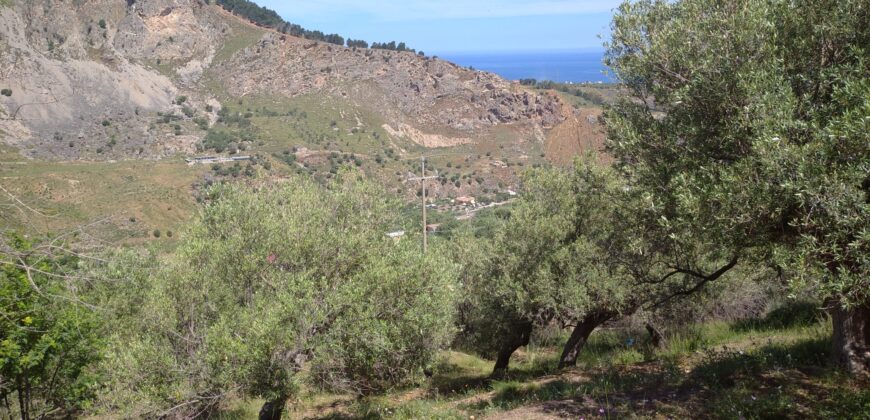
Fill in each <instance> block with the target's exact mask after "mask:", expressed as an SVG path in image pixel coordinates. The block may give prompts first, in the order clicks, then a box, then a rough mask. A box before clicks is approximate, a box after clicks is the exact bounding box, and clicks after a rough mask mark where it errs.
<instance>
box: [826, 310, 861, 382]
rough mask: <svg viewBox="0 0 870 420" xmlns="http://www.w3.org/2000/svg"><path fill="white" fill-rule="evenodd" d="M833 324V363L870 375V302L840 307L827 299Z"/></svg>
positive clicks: (857, 372)
mask: <svg viewBox="0 0 870 420" xmlns="http://www.w3.org/2000/svg"><path fill="white" fill-rule="evenodd" d="M827 306H828V312H830V314H831V318H832V321H833V324H834V334H833V343H832V344H833V348H832V351H831V358H832V359H833V362H834V363H835V364H836V365H838V366H840V367H842V368H844V369H846V370H847V371H849V372H850V373H852V374H854V375H863V376H870V303H865V304H863V305H860V306H856V307H852V308H850V309H848V310H846V309H843V307H842V306H841V305H840V303H839V302H837V301H829V302H828V305H827Z"/></svg>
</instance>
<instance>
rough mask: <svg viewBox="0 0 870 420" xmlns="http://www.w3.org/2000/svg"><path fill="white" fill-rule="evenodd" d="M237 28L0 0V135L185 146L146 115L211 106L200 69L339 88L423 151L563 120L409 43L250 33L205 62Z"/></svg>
mask: <svg viewBox="0 0 870 420" xmlns="http://www.w3.org/2000/svg"><path fill="white" fill-rule="evenodd" d="M245 25H249V24H248V23H247V22H242V21H240V20H238V19H237V18H236V17H233V16H231V15H229V14H228V13H226V12H225V11H223V10H222V9H220V8H219V7H217V6H213V5H207V4H206V3H205V2H203V1H201V0H88V1H64V2H59V1H48V0H44V1H43V0H40V1H34V0H12V6H2V5H0V87H3V88H7V87H8V88H11V89H12V90H13V94H12V96H11V97H5V96H4V97H0V130H2V134H0V141H5V142H7V143H14V144H16V145H17V146H18V147H20V148H21V149H23V150H25V152H26V153H28V154H30V155H33V156H38V157H42V158H51V159H81V158H87V159H111V158H125V157H160V156H166V155H170V154H173V153H176V152H178V151H187V150H192V148H193V145H194V144H195V143H197V142H198V141H199V139H200V138H201V136H202V135H203V134H202V133H198V134H192V133H185V134H186V135H183V136H174V135H172V134H171V133H167V132H164V131H161V130H159V129H155V127H154V125H153V121H154V119H155V117H156V116H157V113H174V112H175V111H179V112H180V111H181V107H180V105H179V104H176V103H174V102H175V98H177V97H178V96H180V95H184V96H186V97H189V101H188V102H187V104H194V105H199V106H201V108H204V107H205V104H207V103H208V104H215V105H216V103H215V100H214V98H213V97H212V96H211V94H210V92H209V90H208V89H206V88H205V87H204V85H203V83H202V79H203V77H204V75H211V76H212V77H213V79H214V80H216V81H217V82H218V83H220V84H221V85H222V89H224V90H226V91H227V92H229V93H230V94H231V95H233V96H239V97H241V96H245V95H255V94H256V95H284V96H290V97H293V96H298V95H310V94H314V95H324V96H327V97H334V98H342V99H344V100H348V101H351V102H353V103H354V104H356V105H357V106H359V107H361V108H366V109H369V110H370V111H373V112H375V113H377V114H378V115H379V116H380V117H381V118H383V121H384V123H385V124H387V125H389V126H390V127H393V128H394V131H395V132H396V133H397V135H402V136H406V137H409V138H411V140H414V141H417V142H418V143H420V144H421V145H424V146H426V147H444V146H450V145H453V144H454V143H455V144H463V143H467V142H469V141H473V140H474V138H475V137H476V136H477V135H478V134H480V132H481V130H483V131H485V130H488V129H490V128H492V127H495V126H499V125H510V126H516V131H517V132H522V133H536V136H538V134H537V133H540V131H541V129H542V128H543V129H548V128H550V127H553V126H555V125H556V124H558V123H560V122H561V121H563V120H564V116H563V114H564V112H562V111H563V110H562V108H563V105H562V103H561V102H560V101H559V100H558V99H557V98H556V97H554V96H549V95H540V94H535V93H532V92H530V91H528V90H525V89H524V88H522V87H520V86H518V85H516V84H512V83H510V82H507V81H505V80H503V79H501V78H500V77H498V76H496V75H493V74H489V73H484V72H478V71H473V70H469V69H464V68H460V67H458V66H456V65H454V64H452V63H449V62H446V61H443V60H438V59H432V58H425V57H420V56H417V55H415V54H412V53H399V52H392V51H383V50H368V49H355V48H343V47H339V46H335V45H329V44H323V43H317V42H312V41H308V40H303V39H299V38H294V37H289V36H283V35H281V34H278V33H276V32H274V31H270V30H266V29H259V30H258V31H260V32H261V33H263V34H265V35H264V36H263V37H262V39H260V40H259V42H255V43H254V44H253V45H250V46H248V47H247V48H240V49H239V50H238V51H233V52H231V53H229V54H228V56H227V57H221V58H220V59H219V60H218V59H216V52H217V51H221V50H222V49H223V48H224V46H225V44H226V43H227V42H231V41H233V40H234V39H236V38H234V37H236V35H237V34H235V33H234V31H235V30H236V29H234V28H238V27H240V26H242V27H244V26H245ZM216 60H217V61H216ZM211 108H217V106H212V107H211ZM213 117H214V116H213V115H211V116H209V120H210V121H211V122H212V123H213V122H214V118H213ZM197 136H199V137H197Z"/></svg>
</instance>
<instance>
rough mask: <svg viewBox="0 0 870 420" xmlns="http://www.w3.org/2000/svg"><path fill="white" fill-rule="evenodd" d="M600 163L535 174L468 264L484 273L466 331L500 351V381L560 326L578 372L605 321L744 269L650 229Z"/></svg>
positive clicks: (670, 232)
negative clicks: (545, 332)
mask: <svg viewBox="0 0 870 420" xmlns="http://www.w3.org/2000/svg"><path fill="white" fill-rule="evenodd" d="M593 160H594V159H588V160H587V161H585V162H584V161H580V160H578V161H577V162H576V164H575V166H574V168H573V169H571V170H564V169H559V168H550V169H541V170H535V171H531V172H529V173H528V174H527V175H526V177H525V178H524V187H523V189H522V194H521V198H520V199H519V200H518V201H517V203H515V205H514V206H513V207H512V209H511V214H510V218H509V219H508V220H507V221H506V222H505V223H504V224H502V225H501V226H500V228H498V229H497V230H496V233H495V235H494V237H493V239H492V240H491V241H490V242H489V243H488V244H486V245H482V246H479V247H478V251H477V252H478V253H479V254H478V255H477V256H476V257H473V258H468V257H466V258H465V260H466V261H469V262H470V264H471V266H470V268H469V267H466V270H469V269H471V271H472V272H474V273H476V274H475V275H473V276H472V277H471V281H469V282H468V289H469V292H468V295H469V296H472V297H473V298H471V306H472V308H474V314H473V316H470V317H468V318H469V323H468V324H469V331H467V333H468V334H471V336H472V337H474V338H475V339H476V341H477V347H478V348H479V349H481V350H485V351H486V352H488V353H495V355H496V364H495V373H500V372H502V371H504V370H505V369H507V367H508V364H509V360H510V357H511V355H512V354H513V353H514V352H515V351H516V350H517V349H518V348H519V347H521V346H524V345H527V344H528V343H529V339H530V337H531V334H532V331H533V330H534V328H536V327H541V326H544V325H548V324H551V323H554V322H555V323H558V324H560V325H562V326H564V327H571V329H572V332H571V335H570V337H569V339H568V341H567V343H566V344H565V347H564V349H563V351H562V355H561V357H560V360H559V366H560V367H567V366H573V365H575V364H576V362H577V357H578V355H579V354H580V351H581V350H582V349H583V347H584V345H585V343H586V342H587V340H588V339H589V336H590V334H591V333H592V332H593V331H594V330H595V329H596V328H598V327H599V326H601V325H602V324H604V323H605V322H607V321H610V320H612V319H614V318H616V317H618V316H621V315H626V314H631V313H634V312H635V311H637V310H639V309H653V308H655V307H657V306H659V305H661V304H663V303H666V302H668V301H670V300H671V299H673V298H676V297H679V296H683V295H687V294H691V293H692V292H694V291H697V290H700V289H701V288H703V287H704V285H705V284H707V283H709V282H710V281H714V280H716V279H718V278H720V277H722V276H723V275H724V274H725V273H726V272H728V270H730V269H731V268H732V267H734V265H735V264H736V257H733V256H723V255H719V254H717V253H715V252H711V251H710V247H709V246H708V244H706V243H705V242H704V241H699V240H697V239H696V238H692V237H690V236H688V235H684V234H682V233H681V232H679V231H677V230H676V229H674V228H673V227H670V226H666V225H665V226H659V227H656V228H655V229H654V230H652V231H645V230H644V229H646V226H644V225H643V224H640V223H637V218H638V217H637V216H636V214H638V213H640V211H641V210H640V208H642V207H644V206H645V205H646V204H647V201H646V200H645V199H644V197H642V196H641V195H640V194H639V191H637V190H634V189H631V188H629V187H628V186H627V185H626V184H625V183H624V182H623V181H622V180H621V179H620V178H619V177H618V176H617V175H616V173H615V171H614V170H613V169H611V168H607V167H602V166H598V165H597V164H595V163H593ZM672 250H679V252H671V251H672ZM466 299H468V298H466Z"/></svg>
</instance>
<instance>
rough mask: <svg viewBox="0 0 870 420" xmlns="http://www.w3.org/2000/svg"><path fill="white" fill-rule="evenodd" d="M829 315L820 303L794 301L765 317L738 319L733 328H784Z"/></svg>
mask: <svg viewBox="0 0 870 420" xmlns="http://www.w3.org/2000/svg"><path fill="white" fill-rule="evenodd" d="M827 317H828V314H827V313H826V312H825V311H824V310H823V309H822V308H821V307H820V305H819V304H818V303H814V302H806V301H803V302H794V303H790V304H787V305H783V306H781V307H779V308H776V309H774V310H773V311H770V312H769V313H768V314H767V315H765V316H764V318H760V319H759V318H752V319H746V320H741V321H736V322H734V323H733V324H732V326H731V329H732V330H734V331H740V332H743V331H752V330H755V331H771V330H783V329H788V328H793V327H797V326H809V325H813V324H815V323H818V322H820V321H821V320H823V319H826V318H827Z"/></svg>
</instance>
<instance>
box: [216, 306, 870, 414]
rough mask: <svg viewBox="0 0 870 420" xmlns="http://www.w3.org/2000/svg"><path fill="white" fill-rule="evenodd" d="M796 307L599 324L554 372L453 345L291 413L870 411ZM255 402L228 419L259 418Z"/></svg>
mask: <svg viewBox="0 0 870 420" xmlns="http://www.w3.org/2000/svg"><path fill="white" fill-rule="evenodd" d="M810 309H812V308H810ZM801 313H807V312H806V311H804V312H788V311H786V312H785V313H783V312H782V311H780V312H774V313H772V314H771V315H769V316H768V317H767V318H764V319H758V320H751V321H744V322H734V323H724V322H719V323H710V324H705V325H702V326H698V327H694V328H690V329H686V330H685V331H681V332H679V333H676V334H673V335H672V336H671V337H670V339H669V343H668V345H667V347H665V348H663V349H653V348H651V347H649V346H648V345H647V344H646V343H645V338H644V337H643V334H642V333H639V332H638V333H632V332H628V331H617V330H603V331H597V332H596V333H595V334H593V337H592V339H591V341H590V343H589V345H588V346H587V348H586V349H584V351H583V354H582V357H581V360H580V361H579V363H578V366H577V367H576V368H572V369H567V370H561V371H560V370H558V369H556V362H557V357H558V350H559V348H558V346H535V345H533V346H531V347H530V348H528V349H524V350H523V351H520V352H518V353H517V354H516V355H515V356H514V360H513V362H512V369H511V372H510V374H509V375H508V377H506V378H505V379H502V380H490V379H489V378H488V375H489V373H490V370H491V368H492V362H491V361H489V360H484V359H481V358H479V357H476V356H473V355H470V354H466V353H462V352H457V351H449V352H445V353H444V354H443V355H442V361H441V363H440V365H439V366H438V369H437V373H436V374H435V375H434V376H433V377H432V378H431V379H430V380H428V381H427V382H426V383H425V384H422V385H421V386H420V387H418V388H414V389H407V390H397V391H394V392H392V393H389V394H387V395H383V396H377V397H369V398H362V399H356V398H353V397H351V396H347V395H327V394H322V393H315V394H305V395H302V396H301V397H300V399H299V400H298V401H295V402H294V403H293V404H292V406H291V407H290V408H289V410H290V411H289V413H288V414H289V416H288V417H290V418H326V419H344V418H366V419H380V418H390V419H418V418H436V419H468V418H478V419H479V418H493V419H501V418H504V419H508V418H524V419H535V418H541V419H544V418H575V419H576V418H625V417H640V418H747V419H752V418H870V387H868V385H870V384H868V383H863V382H860V381H857V380H855V379H852V378H849V377H848V376H847V375H845V374H844V373H842V372H839V371H837V370H835V369H833V368H831V367H830V366H829V365H828V348H829V341H830V321H829V320H828V319H826V318H824V317H821V318H816V317H815V316H808V317H807V316H800V314H801ZM629 338H632V339H635V340H636V341H635V342H636V343H639V344H636V345H628V339H629ZM259 403H260V402H259V401H248V402H245V403H241V404H240V405H238V406H236V409H235V410H233V411H229V412H227V413H226V415H225V418H253V417H256V413H257V409H258V408H259Z"/></svg>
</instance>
